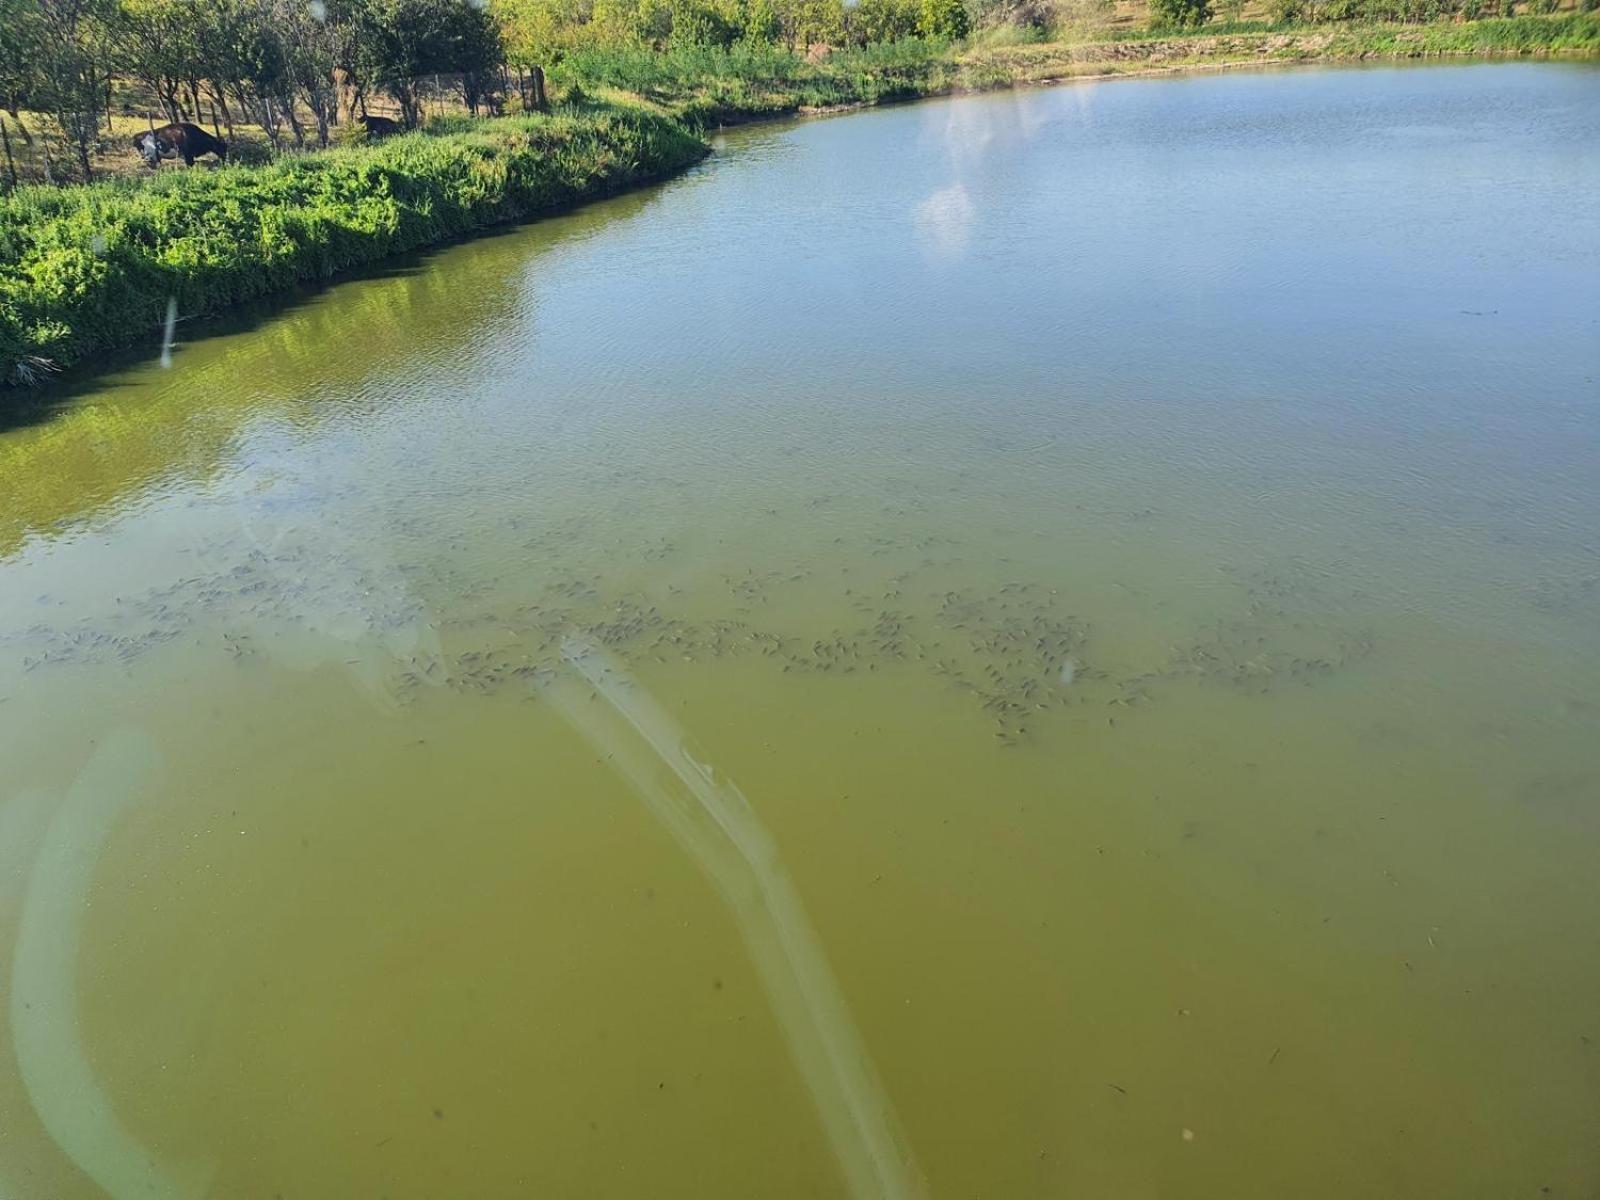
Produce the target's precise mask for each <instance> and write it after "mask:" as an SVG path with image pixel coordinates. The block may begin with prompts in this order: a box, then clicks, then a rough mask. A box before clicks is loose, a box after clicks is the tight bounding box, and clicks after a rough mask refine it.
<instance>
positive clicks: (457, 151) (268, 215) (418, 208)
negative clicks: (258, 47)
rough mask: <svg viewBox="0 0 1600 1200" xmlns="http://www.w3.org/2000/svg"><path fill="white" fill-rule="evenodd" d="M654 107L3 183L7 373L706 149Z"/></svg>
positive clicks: (662, 167)
mask: <svg viewBox="0 0 1600 1200" xmlns="http://www.w3.org/2000/svg"><path fill="white" fill-rule="evenodd" d="M704 153H705V145H704V143H703V142H702V141H701V140H700V139H699V138H698V137H696V136H695V135H694V134H693V133H692V132H690V131H689V130H688V129H686V128H685V127H684V126H683V125H681V124H680V123H678V122H675V121H672V120H670V119H668V118H666V117H663V116H661V115H659V114H655V113H652V112H649V111H646V110H645V109H642V108H636V107H630V106H605V107H599V108H594V107H591V108H589V109H586V110H582V111H579V110H574V111H570V112H565V113H562V114H559V115H554V116H534V117H515V118H503V119H499V120H493V121H477V122H469V121H465V120H463V121H458V122H443V123H440V124H438V125H437V126H435V127H433V128H431V129H430V131H429V132H426V133H414V134H409V135H407V136H405V137H400V138H395V139H393V140H390V141H386V142H382V143H379V144H376V145H371V146H351V147H345V148H341V149H334V150H329V151H325V152H322V153H317V154H309V155H304V156H300V157H293V158H286V159H283V160H281V161H280V162H278V163H275V164H273V165H271V166H266V167H227V168H223V169H220V170H215V171H206V170H192V171H175V170H169V171H164V172H162V173H161V175H159V176H158V177H155V178H152V179H149V180H140V181H126V180H125V181H107V182H104V183H95V184H90V185H86V186H77V187H67V188H54V189H52V188H23V189H21V190H19V191H17V192H16V193H14V194H12V195H10V196H6V197H4V198H0V379H4V380H5V381H7V382H10V383H23V382H30V381H32V377H33V376H34V375H36V374H37V373H38V371H39V369H40V368H41V367H44V368H46V369H48V367H51V366H70V365H73V364H75V363H80V362H83V361H84V360H85V359H86V358H88V357H90V356H92V355H94V354H95V353H97V352H102V351H106V350H111V349H115V348H118V347H123V346H128V345H131V344H133V343H135V342H137V341H139V340H141V339H147V338H150V337H151V336H152V335H153V331H155V330H156V329H158V328H159V326H160V324H161V322H162V320H163V319H164V317H165V314H166V309H167V302H168V298H169V297H174V298H176V300H177V303H178V309H179V311H180V313H182V314H183V315H184V316H186V317H189V316H195V315H202V314H206V313H213V312H217V311H219V310H221V309H223V308H226V307H227V306H229V305H232V304H236V303H238V302H240V301H243V300H249V299H252V298H255V297H259V296H264V295H268V294H271V293H275V292H282V291H285V290H288V289H290V288H293V287H296V286H298V285H301V284H305V283H310V282H315V281H318V280H323V279H328V278H330V277H332V276H334V275H336V274H338V273H339V272H341V271H345V270H348V269H350V268H352V267H357V266H361V265H364V264H367V263H372V262H376V261H379V260H381V259H384V258H387V257H390V256H392V255H395V254H399V253H403V252H405V251H407V250H413V249H416V248H418V247H421V246H427V245H432V244H435V243H438V242H442V241H446V240H448V239H450V238H454V237H459V236H461V235H463V234H467V233H470V232H472V231H473V230H476V229H481V228H484V227H486V226H490V225H495V224H499V223H502V222H505V221H512V220H518V219H522V218H526V217H531V216H537V215H540V214H543V213H549V212H554V211H558V210H560V209H563V208H568V207H570V206H572V205H573V204H575V203H578V202H580V201H582V200H585V199H589V198H592V197H595V196H600V195H605V194H608V193H611V192H615V191H618V190H621V189H623V188H626V187H629V186H632V185H635V184H638V183H640V182H643V181H645V180H648V179H652V178H659V177H661V176H663V175H666V174H668V173H670V172H672V171H674V170H677V169H679V168H681V167H683V166H685V165H687V164H688V163H690V162H693V161H695V160H696V159H697V158H699V157H700V156H701V155H702V154H704Z"/></svg>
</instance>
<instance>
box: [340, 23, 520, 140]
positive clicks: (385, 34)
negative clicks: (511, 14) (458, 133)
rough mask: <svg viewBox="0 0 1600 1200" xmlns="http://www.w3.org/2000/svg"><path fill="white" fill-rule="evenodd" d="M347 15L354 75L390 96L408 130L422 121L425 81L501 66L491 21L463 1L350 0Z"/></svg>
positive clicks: (497, 43)
mask: <svg viewBox="0 0 1600 1200" xmlns="http://www.w3.org/2000/svg"><path fill="white" fill-rule="evenodd" d="M350 14H351V21H352V24H353V26H354V29H355V38H356V58H357V60H358V61H357V73H358V75H359V76H360V77H362V78H365V79H370V80H371V81H372V82H373V83H374V84H375V85H376V86H378V87H380V88H382V89H383V90H384V91H386V92H388V93H389V95H390V96H392V97H394V100H395V103H397V104H399V105H400V113H401V116H402V117H403V118H404V120H405V123H406V124H407V125H409V126H413V127H415V126H416V125H418V124H419V123H420V122H421V120H422V104H421V100H420V97H419V93H418V86H417V85H418V82H419V81H420V80H421V79H422V77H423V76H425V75H436V74H443V73H446V72H448V73H451V74H454V73H456V72H458V71H462V72H465V71H467V70H471V71H475V72H479V73H482V72H483V71H484V70H486V69H487V68H486V63H489V62H490V61H492V64H493V65H498V64H499V62H500V58H501V52H500V41H499V32H498V30H497V29H496V28H494V27H493V25H492V18H491V17H490V16H489V15H488V14H487V13H484V12H481V11H480V10H479V9H478V8H477V7H476V6H475V5H470V4H467V3H465V2H464V0H352V3H351V5H350Z"/></svg>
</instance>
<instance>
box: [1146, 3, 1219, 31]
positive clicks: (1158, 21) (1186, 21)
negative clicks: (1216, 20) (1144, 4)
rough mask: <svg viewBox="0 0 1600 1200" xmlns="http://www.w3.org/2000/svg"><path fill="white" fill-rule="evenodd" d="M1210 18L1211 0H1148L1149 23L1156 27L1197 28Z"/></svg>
mask: <svg viewBox="0 0 1600 1200" xmlns="http://www.w3.org/2000/svg"><path fill="white" fill-rule="evenodd" d="M1210 18H1211V0H1150V24H1151V25H1152V26H1153V27H1154V28H1157V29H1198V28H1199V27H1200V26H1201V25H1204V24H1205V23H1206V22H1207V21H1208V20H1209V19H1210Z"/></svg>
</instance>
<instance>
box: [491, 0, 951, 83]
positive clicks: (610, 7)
mask: <svg viewBox="0 0 1600 1200" xmlns="http://www.w3.org/2000/svg"><path fill="white" fill-rule="evenodd" d="M491 7H492V11H493V12H494V15H495V17H496V19H497V20H498V22H499V24H500V28H501V34H502V38H503V40H504V44H505V48H506V52H507V55H508V56H509V59H510V61H511V62H512V63H514V64H517V65H520V66H523V67H529V66H532V65H533V64H535V63H537V64H543V65H548V64H550V63H554V62H559V61H560V60H561V58H562V57H563V56H564V55H566V54H569V53H571V52H573V51H575V50H586V49H596V48H609V47H615V46H627V45H643V46H650V47H653V48H655V49H663V48H666V47H668V46H671V45H699V46H716V47H723V48H729V47H732V46H735V45H750V46H782V47H784V48H786V49H788V50H790V51H800V52H804V51H806V50H808V49H810V48H811V47H814V46H862V45H868V44H872V43H881V42H893V41H898V40H900V39H902V38H912V37H924V38H933V39H938V40H954V39H959V38H963V37H966V36H967V33H968V32H969V28H970V20H969V17H968V12H967V8H966V6H965V4H964V3H963V0H853V2H852V3H850V4H848V5H847V4H845V3H844V0H491Z"/></svg>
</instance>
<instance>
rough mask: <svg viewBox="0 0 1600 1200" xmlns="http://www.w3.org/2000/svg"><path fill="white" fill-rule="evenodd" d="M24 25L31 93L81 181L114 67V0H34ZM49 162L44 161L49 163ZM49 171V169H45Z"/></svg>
mask: <svg viewBox="0 0 1600 1200" xmlns="http://www.w3.org/2000/svg"><path fill="white" fill-rule="evenodd" d="M28 7H29V8H31V10H32V12H31V14H27V15H31V17H32V18H33V19H32V20H27V21H25V22H24V30H25V31H26V32H25V34H24V37H25V45H24V50H25V52H26V53H28V54H29V56H30V62H31V64H32V75H33V82H32V87H33V95H34V98H35V100H36V101H37V102H38V103H40V104H41V105H42V106H43V107H44V108H45V109H46V110H47V111H48V112H49V113H50V116H51V118H52V119H53V120H54V121H55V123H56V125H57V127H58V128H59V129H60V130H61V133H62V136H63V137H65V138H66V140H67V142H68V144H70V145H71V146H72V148H73V150H75V151H76V152H77V156H78V164H79V166H80V167H81V168H82V170H83V177H84V179H85V180H87V179H89V178H91V177H92V176H93V174H94V169H93V167H92V166H91V165H90V158H89V156H90V153H91V152H92V151H93V150H94V148H95V145H96V143H97V142H98V141H99V138H100V117H101V114H102V113H103V112H104V111H105V106H106V100H107V97H108V96H109V95H110V88H111V75H112V71H113V68H114V66H115V55H114V49H115V32H116V26H117V18H118V15H119V14H118V11H117V6H116V2H115V0H34V3H33V4H32V5H30V6H28ZM47 164H48V160H47ZM46 169H47V170H48V165H47V167H46Z"/></svg>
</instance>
